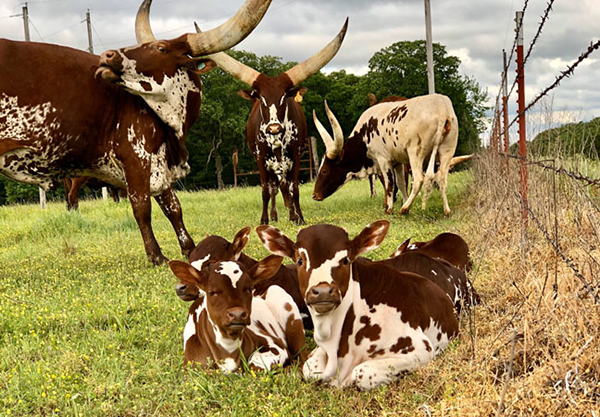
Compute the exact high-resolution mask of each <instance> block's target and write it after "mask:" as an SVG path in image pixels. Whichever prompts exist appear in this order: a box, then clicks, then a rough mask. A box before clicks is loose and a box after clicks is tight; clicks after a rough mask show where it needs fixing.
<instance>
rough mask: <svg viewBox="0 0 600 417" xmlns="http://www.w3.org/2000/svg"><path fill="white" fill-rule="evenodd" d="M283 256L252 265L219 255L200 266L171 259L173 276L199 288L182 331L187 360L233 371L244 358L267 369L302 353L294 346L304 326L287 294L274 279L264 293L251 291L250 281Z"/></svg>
mask: <svg viewBox="0 0 600 417" xmlns="http://www.w3.org/2000/svg"><path fill="white" fill-rule="evenodd" d="M282 260H283V258H281V257H279V256H269V257H267V258H265V259H263V260H262V261H260V262H258V263H257V264H256V265H255V266H254V267H252V268H250V269H247V268H246V267H245V266H244V265H242V264H241V263H239V262H236V261H219V262H215V263H212V264H210V265H207V266H206V267H204V268H202V269H201V270H198V269H196V268H194V267H193V266H192V265H190V264H188V263H186V262H182V261H171V262H169V267H170V268H171V270H172V271H173V273H174V274H175V275H176V276H177V278H179V279H180V280H181V281H182V282H183V283H185V284H187V285H193V286H197V287H198V288H199V289H200V290H201V291H202V294H203V295H201V296H199V297H198V299H197V300H195V301H194V303H193V304H192V306H191V307H190V310H189V316H188V322H187V324H186V326H185V329H184V331H183V339H184V356H185V359H184V363H185V364H187V363H189V362H194V363H198V364H200V365H202V366H207V365H209V364H211V363H216V364H217V365H218V366H219V367H220V368H221V369H222V370H224V371H226V372H233V371H235V370H236V369H238V368H240V366H241V365H242V361H243V360H244V358H246V359H247V360H248V364H249V365H250V366H254V367H256V368H260V369H266V370H269V369H271V368H272V367H274V366H277V365H281V366H283V365H286V364H288V363H289V362H290V360H291V359H292V357H294V356H295V355H298V354H299V353H300V352H299V351H297V350H296V349H298V346H300V347H303V346H304V343H305V339H304V328H303V326H302V319H301V318H300V312H299V311H298V308H297V307H296V304H295V303H294V302H293V300H292V298H291V297H290V296H289V294H288V293H286V292H285V291H284V290H282V289H281V288H280V287H279V286H276V285H274V286H272V287H270V288H269V289H268V291H267V292H266V293H265V295H264V298H262V297H256V296H254V295H253V286H254V285H255V284H256V283H259V282H260V281H262V280H265V279H268V278H270V277H272V276H273V275H274V274H275V273H276V272H277V270H278V269H279V267H280V266H281V262H282Z"/></svg>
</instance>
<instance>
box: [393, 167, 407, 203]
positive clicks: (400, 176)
mask: <svg viewBox="0 0 600 417" xmlns="http://www.w3.org/2000/svg"><path fill="white" fill-rule="evenodd" d="M394 171H395V172H396V182H397V184H398V188H399V189H400V192H401V193H402V203H404V202H405V201H406V199H407V198H408V193H407V192H406V190H407V185H406V177H405V175H404V174H405V171H404V164H399V165H396V166H395V167H394Z"/></svg>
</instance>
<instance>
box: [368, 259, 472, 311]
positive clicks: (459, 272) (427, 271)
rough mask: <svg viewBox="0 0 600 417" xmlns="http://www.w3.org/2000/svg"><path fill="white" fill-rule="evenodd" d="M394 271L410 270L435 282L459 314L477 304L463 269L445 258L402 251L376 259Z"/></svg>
mask: <svg viewBox="0 0 600 417" xmlns="http://www.w3.org/2000/svg"><path fill="white" fill-rule="evenodd" d="M376 262H377V263H379V264H382V265H385V266H388V267H390V268H392V269H395V270H396V271H403V272H412V273H415V274H417V275H421V276H422V277H423V278H425V279H428V280H429V281H431V282H433V283H435V284H437V285H438V286H439V287H440V288H441V289H442V290H444V292H445V293H446V295H448V298H449V299H450V301H452V303H453V304H454V308H455V309H456V312H457V313H458V314H460V312H461V311H462V309H463V308H468V307H470V306H473V305H476V304H479V302H480V298H479V294H477V292H476V291H475V289H474V288H473V285H472V284H471V282H470V281H469V278H468V277H467V274H466V273H465V271H464V269H459V268H457V267H456V266H454V265H452V264H451V263H450V262H448V261H446V260H445V259H440V258H432V257H430V256H427V255H425V254H423V253H419V252H412V251H408V252H404V253H401V254H399V255H397V256H394V257H392V258H388V259H383V260H381V261H376Z"/></svg>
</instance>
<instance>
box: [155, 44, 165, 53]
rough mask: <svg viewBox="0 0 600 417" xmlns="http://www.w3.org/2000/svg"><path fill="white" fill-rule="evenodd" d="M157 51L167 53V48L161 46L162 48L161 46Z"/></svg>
mask: <svg viewBox="0 0 600 417" xmlns="http://www.w3.org/2000/svg"><path fill="white" fill-rule="evenodd" d="M157 49H158V50H159V51H160V52H165V51H166V49H165V47H164V46H162V45H160V46H159V47H158V48H157Z"/></svg>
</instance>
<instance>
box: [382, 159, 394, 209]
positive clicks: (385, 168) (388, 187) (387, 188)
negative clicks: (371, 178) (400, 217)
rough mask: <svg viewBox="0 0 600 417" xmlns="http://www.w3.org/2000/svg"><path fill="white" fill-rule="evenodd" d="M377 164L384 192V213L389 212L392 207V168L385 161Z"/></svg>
mask: <svg viewBox="0 0 600 417" xmlns="http://www.w3.org/2000/svg"><path fill="white" fill-rule="evenodd" d="M379 166H380V168H381V172H382V174H381V176H380V178H381V181H382V183H383V191H384V193H385V194H384V197H383V198H384V200H383V206H384V208H385V212H386V214H391V213H392V210H393V208H394V187H395V185H396V179H395V175H394V169H393V168H392V167H391V166H390V165H389V164H387V163H380V164H379Z"/></svg>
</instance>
